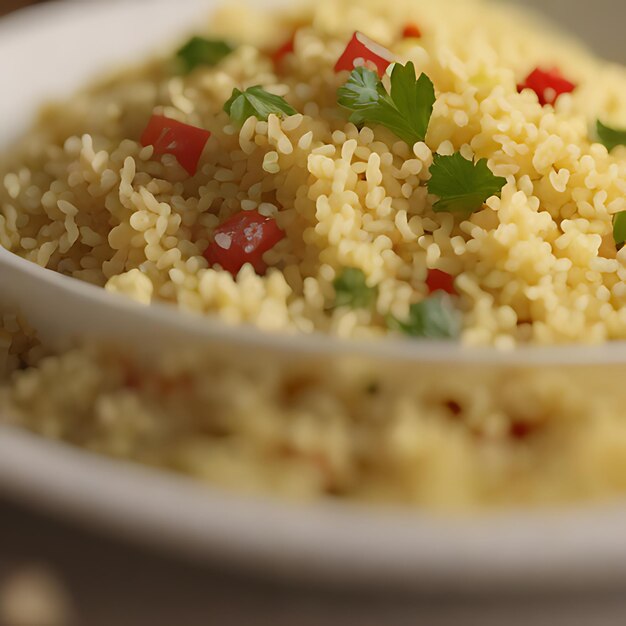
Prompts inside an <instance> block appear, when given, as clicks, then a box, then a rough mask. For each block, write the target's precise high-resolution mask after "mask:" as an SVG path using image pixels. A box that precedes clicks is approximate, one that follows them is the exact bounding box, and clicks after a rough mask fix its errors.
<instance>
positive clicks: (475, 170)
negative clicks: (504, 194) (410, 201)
mask: <svg viewBox="0 0 626 626" xmlns="http://www.w3.org/2000/svg"><path fill="white" fill-rule="evenodd" d="M430 174H431V178H430V180H429V181H428V183H427V184H428V192H429V193H431V194H433V195H434V196H439V200H438V201H437V202H435V204H434V205H433V210H434V211H436V212H437V213H443V212H450V213H466V214H469V213H472V212H474V211H476V210H477V209H479V208H480V207H481V206H482V205H483V204H484V202H485V201H486V200H487V198H490V197H491V196H494V195H499V194H500V192H501V191H502V187H504V185H506V178H502V177H501V176H495V175H494V174H493V172H492V171H491V170H490V169H489V167H488V166H487V159H481V160H480V161H478V162H477V163H473V162H472V161H468V160H467V159H466V158H465V157H464V156H463V155H462V154H461V153H460V152H456V153H455V154H453V155H452V156H442V155H440V154H436V155H435V160H434V162H433V164H432V166H431V168H430Z"/></svg>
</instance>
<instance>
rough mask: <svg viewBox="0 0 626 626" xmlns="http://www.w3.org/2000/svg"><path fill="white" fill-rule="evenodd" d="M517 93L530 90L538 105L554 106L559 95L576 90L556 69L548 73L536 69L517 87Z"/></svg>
mask: <svg viewBox="0 0 626 626" xmlns="http://www.w3.org/2000/svg"><path fill="white" fill-rule="evenodd" d="M517 89H518V91H520V92H521V91H522V90H523V89H532V90H533V91H534V92H535V93H536V94H537V97H538V98H539V102H540V104H541V105H542V106H543V105H546V104H554V103H555V102H556V101H557V100H558V98H559V96H560V95H562V94H564V93H571V92H572V91H574V89H576V85H575V84H574V83H572V82H571V81H569V80H567V78H564V77H563V75H562V74H561V72H560V71H559V70H558V68H553V69H551V70H549V71H545V70H542V69H540V68H537V69H535V70H533V71H532V72H531V73H530V74H529V75H528V76H527V77H526V80H525V81H524V82H523V83H522V84H521V85H518V86H517Z"/></svg>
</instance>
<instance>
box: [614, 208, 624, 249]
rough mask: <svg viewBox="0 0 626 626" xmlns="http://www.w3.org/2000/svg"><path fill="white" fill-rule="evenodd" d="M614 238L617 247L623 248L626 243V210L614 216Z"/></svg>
mask: <svg viewBox="0 0 626 626" xmlns="http://www.w3.org/2000/svg"><path fill="white" fill-rule="evenodd" d="M613 239H615V244H616V245H617V249H618V250H621V249H622V248H623V247H624V244H625V243H626V211H621V212H620V213H617V214H616V215H615V217H614V218H613Z"/></svg>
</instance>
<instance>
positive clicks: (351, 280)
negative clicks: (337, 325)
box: [333, 267, 378, 309]
mask: <svg viewBox="0 0 626 626" xmlns="http://www.w3.org/2000/svg"><path fill="white" fill-rule="evenodd" d="M333 286H334V287H335V307H341V306H349V307H350V308H352V309H366V308H368V307H370V306H372V304H373V303H374V300H375V299H376V297H377V295H378V289H376V287H369V286H368V284H367V280H366V277H365V274H364V273H363V271H362V270H360V269H356V268H354V267H348V268H346V269H344V270H343V272H342V273H341V274H340V275H339V276H338V277H337V278H336V279H335V282H334V283H333Z"/></svg>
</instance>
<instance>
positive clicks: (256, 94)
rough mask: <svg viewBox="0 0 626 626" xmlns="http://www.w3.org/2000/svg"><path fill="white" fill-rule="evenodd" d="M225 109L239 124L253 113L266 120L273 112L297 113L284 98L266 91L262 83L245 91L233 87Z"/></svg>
mask: <svg viewBox="0 0 626 626" xmlns="http://www.w3.org/2000/svg"><path fill="white" fill-rule="evenodd" d="M224 111H226V113H228V114H229V115H230V118H231V119H232V120H233V121H234V122H236V123H238V124H239V125H242V124H243V123H244V122H245V121H246V120H247V119H248V118H249V117H252V116H253V115H254V116H255V117H256V118H257V119H259V120H262V121H265V122H266V121H267V118H268V117H269V116H270V115H271V114H272V113H275V114H276V115H280V116H284V115H295V114H296V113H297V111H296V110H295V109H294V108H293V107H292V106H291V105H290V104H288V103H287V101H286V100H285V99H284V98H281V97H280V96H275V95H274V94H273V93H269V92H267V91H265V89H263V87H261V86H260V85H255V86H254V87H249V88H248V89H246V90H245V91H240V90H239V89H233V94H232V96H231V97H230V98H229V100H228V102H226V104H225V105H224Z"/></svg>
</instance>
